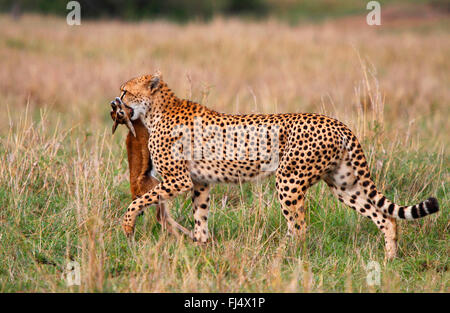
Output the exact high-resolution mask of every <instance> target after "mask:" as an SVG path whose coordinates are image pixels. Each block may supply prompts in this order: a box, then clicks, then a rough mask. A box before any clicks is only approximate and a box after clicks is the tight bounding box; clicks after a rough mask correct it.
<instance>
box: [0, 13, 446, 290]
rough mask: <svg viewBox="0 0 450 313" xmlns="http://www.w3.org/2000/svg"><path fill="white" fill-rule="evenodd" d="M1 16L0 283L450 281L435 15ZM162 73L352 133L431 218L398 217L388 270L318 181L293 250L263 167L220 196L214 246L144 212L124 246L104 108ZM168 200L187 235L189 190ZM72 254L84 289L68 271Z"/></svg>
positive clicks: (370, 240)
mask: <svg viewBox="0 0 450 313" xmlns="http://www.w3.org/2000/svg"><path fill="white" fill-rule="evenodd" d="M0 23H1V25H2V28H1V29H0V67H1V68H2V71H0V91H1V94H2V98H1V100H0V106H1V108H2V109H3V110H2V111H3V114H2V115H0V142H1V145H0V160H1V162H0V244H1V249H0V291H1V292H17V291H25V292H79V291H82V292H202V291H203V292H307V291H311V292H333V291H339V292H342V291H345V292H448V291H449V290H450V289H449V272H448V267H449V257H448V255H449V247H450V246H449V222H448V221H449V212H448V208H449V204H450V201H449V194H448V190H449V187H450V184H449V165H450V160H449V157H448V151H447V147H448V146H449V144H450V142H449V136H448V134H449V133H450V129H449V123H448V119H449V106H448V103H449V100H450V91H449V90H448V88H447V86H448V85H449V76H448V73H449V70H450V62H449V60H448V55H449V52H450V38H449V33H448V27H447V28H445V27H442V23H445V21H442V20H438V21H433V22H432V23H431V24H430V22H429V21H426V25H427V32H426V33H424V32H422V31H420V30H417V26H418V24H417V23H419V24H420V23H421V22H420V21H416V22H415V24H414V25H409V24H407V23H406V24H401V25H397V24H396V25H393V26H383V27H381V28H379V29H376V28H375V29H374V28H370V27H368V26H367V25H365V24H364V25H360V26H359V27H357V28H355V27H353V28H348V27H347V26H346V25H347V24H341V23H340V22H339V21H330V22H324V23H320V24H314V25H301V26H297V27H290V26H287V25H284V24H282V23H279V22H275V21H272V20H271V21H266V22H241V21H238V20H223V19H216V20H214V21H212V22H211V23H209V24H200V23H189V24H187V25H184V26H180V25H175V24H170V23H166V22H163V21H159V22H158V21H156V22H151V23H147V22H142V23H138V24H131V23H119V22H108V21H103V22H83V24H82V26H80V27H69V26H67V25H66V24H65V22H64V20H63V19H58V18H51V17H47V18H43V17H39V16H25V17H23V18H22V19H21V20H19V21H12V20H10V19H9V18H8V17H6V16H0ZM447 23H448V22H447ZM433 25H435V27H434V26H433ZM419 26H420V25H419ZM156 68H159V69H161V71H162V72H163V75H164V78H165V81H167V82H168V83H169V84H170V86H172V87H173V89H174V91H175V92H176V93H177V94H178V95H179V96H181V97H185V98H190V99H193V100H195V101H200V102H202V103H204V104H206V105H209V106H211V107H213V108H215V109H217V110H219V111H224V112H230V113H233V112H241V113H242V112H320V113H326V114H328V115H331V116H334V117H337V118H338V119H340V120H342V121H343V122H345V123H346V124H347V125H349V126H350V127H351V128H352V129H353V130H354V131H355V132H356V133H357V135H358V137H359V138H360V139H361V141H362V143H363V147H364V150H365V152H366V156H367V157H368V159H369V163H370V166H371V171H372V174H373V177H374V179H375V181H376V183H377V185H378V188H379V189H381V190H382V191H383V192H384V193H385V194H386V195H387V196H388V197H389V198H390V199H392V200H394V201H395V202H397V203H400V204H412V203H416V202H418V201H421V200H424V199H425V198H427V197H429V196H432V195H434V196H436V197H437V198H438V200H439V202H440V206H441V212H440V213H439V214H437V215H433V216H430V217H427V218H425V219H423V220H419V221H414V222H399V234H400V239H399V247H400V249H399V258H398V259H396V260H394V261H392V262H385V261H384V248H383V247H384V243H383V238H382V235H381V233H380V232H379V231H378V230H377V229H376V227H375V226H374V225H373V224H372V223H371V222H370V221H368V220H366V219H363V218H362V217H360V216H358V215H357V214H355V212H353V211H352V210H350V209H348V208H347V207H345V206H344V205H342V204H341V203H339V202H338V201H337V199H336V198H334V197H333V196H332V194H331V193H330V191H329V190H328V188H327V187H326V185H325V184H323V183H319V184H317V185H316V186H314V187H313V188H312V189H311V190H310V191H309V194H308V198H307V207H308V217H307V221H308V225H309V229H308V234H307V239H306V241H305V242H304V243H300V244H298V243H296V242H291V241H289V240H288V239H287V238H286V237H285V233H286V230H287V227H286V224H285V221H284V217H282V215H281V212H280V210H279V203H278V201H277V199H276V195H275V189H274V179H273V177H272V178H269V179H266V180H262V181H258V182H256V183H253V184H243V185H217V186H215V187H214V188H213V190H212V193H211V194H212V196H211V197H212V198H211V200H212V208H211V218H210V231H211V233H212V234H213V243H212V244H211V245H209V246H207V247H198V246H196V245H194V244H193V243H192V242H190V241H189V240H187V239H185V238H184V239H183V238H181V239H176V238H175V237H173V236H170V235H167V234H166V233H164V232H162V231H161V228H160V226H159V224H158V223H157V222H156V220H155V216H154V209H153V208H152V209H148V210H147V211H146V213H145V214H144V216H142V217H140V218H139V219H138V223H137V227H136V230H137V231H136V236H135V241H134V242H132V243H129V242H127V240H126V239H125V237H124V235H123V234H122V231H121V228H120V218H121V217H122V215H123V213H124V210H125V208H126V206H127V205H128V204H129V202H130V193H129V184H128V181H127V178H128V172H127V162H126V151H125V149H124V140H125V138H124V137H125V133H126V132H125V129H123V130H119V131H118V134H116V135H115V136H114V137H111V135H110V131H111V130H110V128H111V124H112V123H111V121H110V119H109V105H108V103H109V101H110V99H112V98H114V97H115V96H117V95H118V88H119V86H120V84H121V83H123V82H124V81H125V80H127V79H129V78H130V77H133V76H137V75H140V74H143V73H145V72H152V71H153V70H155V69H156ZM170 206H171V211H172V214H173V216H174V217H175V218H176V220H177V221H178V222H180V223H182V224H183V225H185V226H189V227H190V228H192V227H193V218H192V214H191V208H190V196H189V195H183V196H180V197H177V198H176V199H174V200H173V201H171V203H170ZM70 260H74V261H77V262H79V264H80V266H81V285H80V286H72V287H68V286H67V285H66V283H65V281H64V280H62V279H61V276H62V274H63V272H64V269H65V268H66V264H67V263H68V262H69V261H70ZM370 261H377V262H379V263H380V265H381V284H380V285H379V286H368V285H367V283H366V277H367V270H366V266H367V264H368V262H370Z"/></svg>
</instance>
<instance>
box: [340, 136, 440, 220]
mask: <svg viewBox="0 0 450 313" xmlns="http://www.w3.org/2000/svg"><path fill="white" fill-rule="evenodd" d="M344 138H345V137H344ZM344 145H345V147H346V149H347V151H348V152H349V154H350V156H351V159H353V158H352V155H353V154H354V151H355V150H359V151H362V147H361V145H360V143H359V142H358V140H357V139H356V137H354V142H353V143H352V144H350V142H348V141H347V140H344ZM358 160H359V159H358ZM356 162H358V164H356ZM361 162H362V163H365V165H364V166H363V167H364V170H363V173H362V174H365V177H366V178H368V179H367V180H366V181H365V182H364V183H363V184H366V185H367V186H366V185H364V186H365V187H368V191H367V202H368V203H369V204H371V205H373V206H374V207H375V208H376V209H377V210H378V211H379V212H381V213H383V214H386V215H388V216H390V217H393V218H399V219H405V220H414V219H417V218H421V217H424V216H427V215H430V214H433V213H436V212H438V211H439V203H438V201H437V199H436V198H428V199H427V200H425V201H422V202H420V203H419V204H415V205H411V206H400V205H397V204H395V203H393V202H392V201H390V200H389V199H387V198H386V197H385V196H384V195H383V194H382V193H381V192H379V191H378V190H377V189H376V186H375V183H374V182H373V181H372V180H371V179H370V171H369V167H368V165H367V162H366V159H365V156H363V157H362V158H361V161H352V163H353V164H352V165H353V168H354V169H355V171H356V168H357V166H358V165H362V164H361Z"/></svg>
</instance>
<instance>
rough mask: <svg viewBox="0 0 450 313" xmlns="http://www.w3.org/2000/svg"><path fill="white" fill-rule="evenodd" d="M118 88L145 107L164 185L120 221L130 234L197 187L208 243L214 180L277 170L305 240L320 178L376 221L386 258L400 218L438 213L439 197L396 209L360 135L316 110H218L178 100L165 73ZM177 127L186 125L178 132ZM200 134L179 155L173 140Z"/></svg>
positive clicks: (198, 214) (198, 215)
mask: <svg viewBox="0 0 450 313" xmlns="http://www.w3.org/2000/svg"><path fill="white" fill-rule="evenodd" d="M121 91H122V92H124V93H125V94H124V97H123V100H124V102H125V103H127V105H129V106H130V107H133V108H138V109H139V110H140V111H141V112H145V114H141V115H140V118H141V119H142V120H143V122H144V124H145V125H146V127H147V128H148V131H149V134H150V135H149V149H150V154H151V157H152V160H153V162H154V165H155V169H156V171H157V172H158V173H159V174H160V175H161V177H162V182H161V183H160V184H159V185H157V186H156V187H155V188H154V189H153V190H152V191H150V192H148V193H146V194H145V195H143V196H142V197H140V198H138V199H136V200H135V201H133V202H132V203H131V204H130V206H129V207H128V209H127V212H126V214H125V216H124V220H123V224H122V226H123V229H124V231H125V233H126V234H127V235H128V236H130V235H131V234H133V231H134V226H135V220H136V217H137V216H138V214H139V213H140V212H141V211H142V210H143V209H144V208H145V207H147V206H149V205H151V204H155V203H158V202H159V201H165V200H168V199H171V198H173V197H174V196H176V195H179V194H181V193H183V192H186V191H192V192H193V194H192V197H193V211H194V221H195V226H194V234H193V237H194V240H195V241H199V242H201V243H204V242H206V241H207V240H208V227H207V225H208V224H207V221H208V211H209V189H210V188H209V186H210V184H212V183H219V182H225V183H239V182H244V181H249V180H252V179H255V178H258V177H263V176H267V175H269V174H271V173H275V175H276V190H277V192H278V198H279V201H280V203H281V210H282V213H283V216H284V217H285V218H286V221H287V225H288V232H289V234H291V235H293V236H296V237H300V238H302V237H303V235H304V233H305V231H306V223H305V212H306V208H305V196H306V193H307V191H308V189H309V188H310V187H311V186H312V185H314V184H315V183H317V182H318V181H319V180H321V179H323V180H324V181H325V182H326V184H327V185H328V186H329V187H330V188H331V190H332V191H333V193H334V194H335V195H336V196H337V197H338V199H339V200H340V201H342V202H344V203H345V204H347V205H348V206H350V207H351V208H352V209H354V210H355V211H356V212H358V213H359V214H361V215H363V216H365V217H367V218H369V219H371V220H372V221H373V222H374V223H375V225H376V226H377V227H378V228H379V229H380V230H381V231H382V232H383V234H384V237H385V245H386V255H387V257H388V258H393V257H394V256H395V255H396V251H397V232H396V222H395V219H397V218H398V219H416V218H420V217H424V216H426V215H428V214H431V213H434V212H437V211H438V203H437V200H436V199H434V198H429V199H428V200H426V201H424V202H421V203H419V204H417V205H412V206H399V205H397V204H394V203H393V202H391V201H390V200H388V199H387V198H386V197H385V196H384V195H383V194H382V193H380V192H379V191H378V190H377V188H376V186H375V184H374V183H373V181H372V179H371V177H370V172H369V167H368V164H367V160H366V158H365V156H364V152H363V150H362V147H361V145H360V143H359V141H358V139H357V138H356V137H355V135H354V134H353V133H352V131H351V130H350V129H349V128H348V127H347V126H345V125H344V124H343V123H341V122H339V121H338V120H336V119H333V118H330V117H327V116H324V115H320V114H312V113H298V114H297V113H296V114H244V115H231V114H223V113H219V112H216V111H213V110H211V109H209V108H207V107H205V106H203V105H200V104H198V103H194V102H192V101H189V100H182V99H179V98H178V97H177V96H175V94H174V93H173V92H172V91H171V90H170V89H169V87H168V86H167V84H166V83H165V82H163V80H162V78H161V76H160V74H155V75H146V76H141V77H138V78H135V79H132V80H130V81H128V82H127V83H125V84H124V85H122V87H121ZM198 120H200V122H198ZM177 126H185V127H184V128H182V131H178V132H176V131H175V129H176V127H177ZM186 126H187V127H186ZM228 127H235V128H234V129H237V130H238V131H241V133H242V131H244V134H245V131H247V134H250V133H252V131H255V129H261V128H263V129H264V130H265V131H266V134H267V133H270V132H271V131H272V132H273V133H276V136H274V137H270V136H266V137H258V136H250V135H246V136H239V133H235V134H233V133H231V134H230V133H228V132H227V131H226V130H227V129H229V128H228ZM275 130H276V132H275ZM199 131H201V132H202V133H203V134H204V136H203V137H202V138H201V139H200V141H201V145H200V147H201V148H200V150H201V151H195V150H196V148H195V147H196V146H195V144H194V145H193V146H194V148H193V149H192V151H187V150H186V149H184V150H183V149H178V150H177V149H175V150H176V151H175V152H174V148H173V147H174V145H175V144H177V143H179V142H180V141H182V140H183V138H184V137H183V135H186V134H183V132H185V133H186V132H188V133H191V134H194V136H191V137H187V138H191V139H188V142H187V143H195V134H197V133H198V132H199ZM192 137H194V138H193V139H192ZM264 138H267V140H266V139H264ZM185 143H186V142H185ZM261 145H265V146H266V148H267V149H266V151H267V153H268V154H269V155H271V156H272V158H270V159H269V158H266V157H265V155H264V153H263V152H261V151H258V152H257V153H256V154H255V150H254V147H255V146H261ZM224 146H226V147H230V146H231V147H233V148H234V149H235V150H236V151H238V152H239V150H244V153H243V154H241V157H240V158H234V159H233V158H230V157H229V155H227V153H228V152H229V151H228V149H227V151H223V150H224V149H223V147H224ZM184 147H185V146H183V148H184ZM186 147H188V146H187V145H186ZM202 149H203V150H202ZM197 150H198V148H197ZM205 151H213V152H215V156H216V157H215V158H213V159H209V158H208V155H209V154H205V153H204V152H205ZM236 151H235V152H236ZM236 155H237V154H236ZM250 155H252V157H250ZM183 156H184V157H183ZM192 156H194V157H192ZM195 156H197V157H195ZM217 156H219V157H217ZM242 156H243V157H242ZM273 156H274V157H275V159H277V162H276V163H275V165H276V166H274V167H270V166H269V165H270V164H269V163H271V162H272V161H273Z"/></svg>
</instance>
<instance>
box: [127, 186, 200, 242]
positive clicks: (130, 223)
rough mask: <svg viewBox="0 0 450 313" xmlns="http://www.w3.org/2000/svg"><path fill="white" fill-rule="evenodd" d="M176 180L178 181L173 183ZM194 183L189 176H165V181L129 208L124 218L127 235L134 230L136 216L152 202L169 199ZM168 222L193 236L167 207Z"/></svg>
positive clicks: (186, 189) (190, 187) (188, 188)
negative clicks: (172, 215) (173, 177)
mask: <svg viewBox="0 0 450 313" xmlns="http://www.w3.org/2000/svg"><path fill="white" fill-rule="evenodd" d="M172 181H176V183H171V182H172ZM192 186H193V183H192V181H191V180H190V178H189V177H182V178H180V177H177V178H176V179H171V178H165V179H164V181H163V182H161V183H159V184H158V185H156V187H155V188H154V189H153V190H151V191H149V192H147V193H146V194H144V195H143V196H142V197H140V198H138V199H136V200H134V201H133V202H132V203H131V204H130V205H129V206H128V209H127V212H126V214H125V216H124V218H123V222H122V228H123V230H124V232H125V235H126V236H127V237H130V236H131V235H132V234H133V232H134V226H135V224H136V217H137V216H138V215H139V214H140V213H141V212H142V211H143V210H144V209H145V207H148V206H150V205H152V204H157V203H159V202H160V201H164V200H169V199H171V198H173V197H174V196H176V195H178V194H181V193H183V192H185V191H188V190H190V189H192ZM165 213H166V218H167V222H169V224H170V225H171V226H172V227H173V228H174V229H179V230H181V231H182V232H183V233H185V234H186V235H188V236H191V234H190V232H189V231H188V230H187V229H186V228H184V227H183V226H181V225H179V224H178V223H177V222H175V221H174V220H173V219H172V217H171V216H170V214H169V212H167V209H166V212H165Z"/></svg>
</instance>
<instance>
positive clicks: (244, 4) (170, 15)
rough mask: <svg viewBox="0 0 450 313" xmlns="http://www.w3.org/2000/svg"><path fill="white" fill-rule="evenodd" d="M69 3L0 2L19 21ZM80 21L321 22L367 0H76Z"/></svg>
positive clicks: (358, 8)
mask: <svg viewBox="0 0 450 313" xmlns="http://www.w3.org/2000/svg"><path fill="white" fill-rule="evenodd" d="M378 1H379V2H380V3H381V6H382V7H384V6H385V5H388V4H389V5H391V4H394V3H401V4H405V5H410V6H411V5H412V6H414V5H417V4H428V5H431V6H433V7H434V8H435V9H437V10H439V11H440V12H445V13H447V14H448V13H450V2H449V1H448V0H423V1H422V0H378ZM68 2H69V0H0V12H3V13H8V12H9V13H11V14H12V15H13V16H14V17H16V18H18V17H19V16H20V15H21V14H22V13H24V12H34V13H43V14H56V15H66V14H67V12H68V10H67V8H66V6H67V3H68ZM78 2H79V3H80V5H81V15H82V17H83V18H93V19H94V18H117V19H122V20H139V19H144V18H165V19H170V20H174V21H179V22H184V21H188V20H202V21H207V20H209V19H211V18H212V17H214V16H216V15H222V16H245V17H265V16H267V15H269V14H270V15H274V16H277V17H280V18H282V19H285V20H289V21H294V22H295V21H298V20H301V19H312V20H315V19H322V18H326V17H338V16H344V15H348V14H359V13H364V12H367V11H366V4H367V2H369V0H78Z"/></svg>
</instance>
